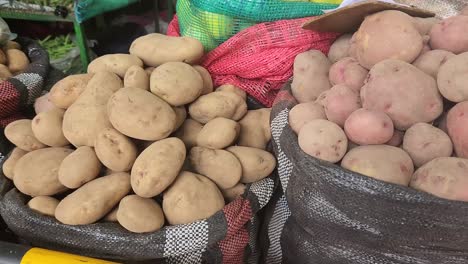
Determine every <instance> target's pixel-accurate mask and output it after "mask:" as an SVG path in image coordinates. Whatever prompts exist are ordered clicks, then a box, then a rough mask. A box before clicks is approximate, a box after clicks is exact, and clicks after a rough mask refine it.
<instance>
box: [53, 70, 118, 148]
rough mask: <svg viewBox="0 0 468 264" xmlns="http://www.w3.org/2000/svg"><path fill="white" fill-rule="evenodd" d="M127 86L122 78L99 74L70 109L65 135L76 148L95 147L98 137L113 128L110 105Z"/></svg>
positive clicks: (65, 119)
mask: <svg viewBox="0 0 468 264" xmlns="http://www.w3.org/2000/svg"><path fill="white" fill-rule="evenodd" d="M122 86H123V83H122V81H121V80H120V78H119V77H118V76H117V75H115V74H113V73H110V72H99V73H96V74H95V75H94V76H93V78H92V79H91V80H90V81H89V83H88V85H87V86H86V89H85V90H84V91H83V93H82V94H81V95H80V96H79V97H78V99H77V100H76V101H75V102H74V103H73V104H72V105H71V106H70V107H69V108H68V109H67V111H66V112H65V115H64V117H63V126H62V127H63V134H64V135H65V137H66V138H67V139H68V141H70V143H72V144H73V145H74V146H75V147H79V146H90V147H93V146H94V141H95V139H96V135H97V134H98V133H99V132H101V130H103V129H105V128H108V127H112V125H111V122H110V121H109V118H108V113H107V109H106V107H107V102H108V101H109V98H110V97H111V96H112V94H113V93H114V92H115V91H117V90H119V89H120V88H121V87H122Z"/></svg>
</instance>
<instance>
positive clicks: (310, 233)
mask: <svg viewBox="0 0 468 264" xmlns="http://www.w3.org/2000/svg"><path fill="white" fill-rule="evenodd" d="M296 104H297V102H296V101H295V99H294V98H293V97H292V95H291V93H290V84H288V85H286V87H285V88H284V89H283V90H282V91H281V92H280V93H279V95H278V98H277V99H276V102H275V104H274V107H273V111H272V115H271V127H272V134H273V145H274V149H275V153H276V155H277V158H278V172H279V177H280V181H281V188H280V189H282V191H284V194H283V193H282V192H281V191H280V192H278V193H276V194H275V196H274V197H273V198H272V201H271V203H270V204H269V205H268V206H267V208H266V211H267V213H266V215H265V219H264V221H265V225H266V226H265V228H264V229H263V231H262V233H263V235H264V236H265V239H264V240H265V241H264V243H262V244H263V249H262V250H263V251H264V252H265V258H264V259H263V261H264V262H266V263H309V264H314V263H316V264H337V263H359V264H397V263H398V264H403V263H417V264H436V263H437V264H445V263H452V264H455V263H456V264H462V263H468V203H464V202H456V201H449V200H445V199H441V198H437V197H435V196H432V195H430V194H427V193H423V192H419V191H416V190H413V189H410V188H408V187H403V186H399V185H394V184H390V183H385V182H382V181H379V180H375V179H373V178H370V177H366V176H362V175H360V174H357V173H353V172H350V171H348V170H345V169H342V168H341V167H339V166H337V165H334V164H331V163H328V162H323V161H320V160H318V159H315V158H313V157H311V156H309V155H307V154H305V153H304V152H303V151H302V150H301V149H300V148H299V145H298V141H297V135H296V134H295V133H294V132H293V131H292V129H291V128H290V126H289V125H288V115H289V111H290V109H291V108H292V107H293V106H294V105H296ZM467 191H468V190H467ZM277 196H278V197H277Z"/></svg>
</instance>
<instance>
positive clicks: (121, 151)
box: [94, 128, 137, 172]
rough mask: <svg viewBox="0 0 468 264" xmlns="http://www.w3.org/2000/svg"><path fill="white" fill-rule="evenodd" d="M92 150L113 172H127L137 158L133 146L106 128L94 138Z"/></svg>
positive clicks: (129, 141)
mask: <svg viewBox="0 0 468 264" xmlns="http://www.w3.org/2000/svg"><path fill="white" fill-rule="evenodd" d="M94 148H95V151H96V155H97V157H98V158H99V160H100V161H101V162H102V164H104V166H106V167H107V168H109V169H111V170H113V171H118V172H125V171H129V170H130V169H131V168H132V165H133V163H134V162H135V159H136V157H137V148H136V146H135V144H134V143H133V142H132V141H131V140H130V139H129V138H127V137H126V136H124V135H122V134H121V133H120V132H119V131H117V130H115V129H113V128H106V129H104V130H102V131H101V132H100V133H99V134H98V135H97V136H96V142H95V143H94Z"/></svg>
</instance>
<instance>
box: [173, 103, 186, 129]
mask: <svg viewBox="0 0 468 264" xmlns="http://www.w3.org/2000/svg"><path fill="white" fill-rule="evenodd" d="M172 110H174V113H175V114H176V124H175V127H174V131H175V130H177V129H179V128H180V126H182V124H183V123H184V121H185V119H186V118H187V110H186V109H185V106H179V107H173V108H172Z"/></svg>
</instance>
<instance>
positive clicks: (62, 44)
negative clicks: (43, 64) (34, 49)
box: [38, 35, 76, 60]
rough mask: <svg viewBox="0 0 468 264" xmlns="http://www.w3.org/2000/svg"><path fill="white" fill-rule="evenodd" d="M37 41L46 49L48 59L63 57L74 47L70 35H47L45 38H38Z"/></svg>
mask: <svg viewBox="0 0 468 264" xmlns="http://www.w3.org/2000/svg"><path fill="white" fill-rule="evenodd" d="M38 43H39V45H41V46H42V47H43V48H44V49H46V50H47V53H49V57H50V60H57V59H60V58H63V57H64V56H66V55H67V54H68V53H69V52H70V51H71V50H73V49H74V48H76V45H75V43H73V41H72V40H71V39H70V35H62V36H57V37H52V36H47V37H46V38H45V39H43V40H39V41H38Z"/></svg>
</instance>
